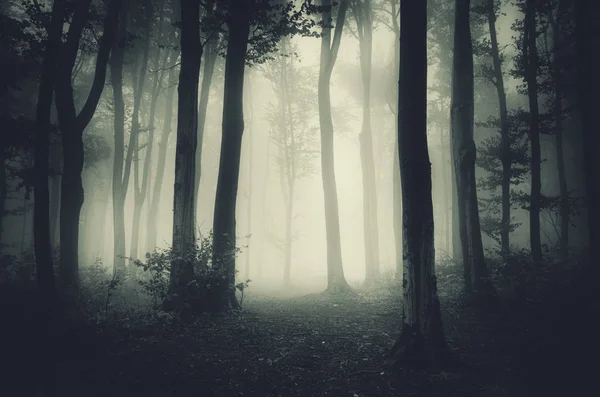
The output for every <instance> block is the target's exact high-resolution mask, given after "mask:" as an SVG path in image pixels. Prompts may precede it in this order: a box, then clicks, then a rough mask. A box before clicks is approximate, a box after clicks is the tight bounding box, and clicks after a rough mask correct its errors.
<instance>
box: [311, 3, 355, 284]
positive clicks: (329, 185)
mask: <svg viewBox="0 0 600 397" xmlns="http://www.w3.org/2000/svg"><path fill="white" fill-rule="evenodd" d="M348 3H349V2H348V0H341V1H340V3H339V9H338V16H337V21H336V24H335V32H334V34H333V38H332V37H331V23H332V17H331V8H332V4H331V0H322V1H321V5H322V6H323V8H324V11H323V29H322V32H321V59H320V68H319V85H318V101H319V126H320V130H321V173H322V177H323V198H324V202H325V229H326V235H327V290H328V291H332V292H335V291H345V290H349V289H350V286H349V285H348V283H347V281H346V278H345V277H344V266H343V263H342V248H341V241H340V219H339V209H338V199H337V187H336V180H335V159H334V142H333V120H332V116H331V97H330V92H329V89H330V87H329V86H330V84H331V73H332V71H333V66H334V65H335V61H336V59H337V54H338V50H339V47H340V42H341V36H342V29H343V26H344V21H345V18H346V11H347V9H348Z"/></svg>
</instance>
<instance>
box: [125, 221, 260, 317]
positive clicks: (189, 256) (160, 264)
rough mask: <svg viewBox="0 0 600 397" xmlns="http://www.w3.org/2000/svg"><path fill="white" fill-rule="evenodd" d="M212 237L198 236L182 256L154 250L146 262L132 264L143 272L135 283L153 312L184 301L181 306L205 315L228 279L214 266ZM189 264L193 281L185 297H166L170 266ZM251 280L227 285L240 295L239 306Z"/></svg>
mask: <svg viewBox="0 0 600 397" xmlns="http://www.w3.org/2000/svg"><path fill="white" fill-rule="evenodd" d="M212 247H213V234H212V232H211V233H209V235H208V236H203V235H200V237H199V238H198V239H197V240H196V244H195V245H194V246H193V247H192V248H191V249H190V250H188V251H187V252H186V253H185V254H184V255H183V256H181V255H178V256H177V257H175V256H174V255H175V253H174V251H173V249H172V248H168V249H163V250H156V251H154V252H152V253H148V254H146V260H145V262H142V261H140V260H137V261H134V265H135V266H137V267H138V268H139V269H141V270H142V277H141V278H140V279H138V283H139V285H140V286H141V287H142V291H143V292H144V293H145V294H147V295H148V296H149V297H151V299H152V301H153V306H154V308H158V307H159V306H161V305H163V303H165V299H167V298H169V299H179V298H183V306H186V307H187V308H188V309H189V308H194V309H195V310H201V311H206V310H209V308H208V306H209V305H210V303H211V302H213V301H214V298H215V293H217V291H219V288H220V287H221V286H222V283H223V281H224V280H226V279H227V274H226V269H225V268H224V266H215V264H214V263H213V248H212ZM239 252H241V250H240V248H238V247H236V248H234V252H233V255H237V254H238V253H239ZM176 260H177V261H184V262H186V263H191V264H192V267H193V273H194V274H193V278H192V281H191V282H190V283H189V284H188V285H187V286H186V288H185V291H184V292H183V294H184V295H185V296H184V297H179V296H171V297H169V296H168V290H169V279H170V271H171V264H172V263H173V262H174V261H176ZM250 281H251V280H246V281H244V282H241V283H238V284H235V285H230V286H228V287H229V288H232V289H234V291H239V292H240V294H241V302H243V299H244V290H245V289H247V288H248V285H249V283H250ZM167 306H168V305H167Z"/></svg>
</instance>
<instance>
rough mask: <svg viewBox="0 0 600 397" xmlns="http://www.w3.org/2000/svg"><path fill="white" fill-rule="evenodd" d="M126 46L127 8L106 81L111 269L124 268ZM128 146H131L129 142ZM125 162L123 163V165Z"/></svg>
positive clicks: (128, 162)
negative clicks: (109, 95) (110, 115)
mask: <svg viewBox="0 0 600 397" xmlns="http://www.w3.org/2000/svg"><path fill="white" fill-rule="evenodd" d="M126 45H127V9H126V8H123V9H122V10H121V12H120V13H119V18H118V26H117V33H116V34H115V40H114V43H113V47H112V50H111V57H110V61H109V65H110V82H111V85H112V90H113V102H114V160H113V161H114V162H113V175H112V201H113V231H114V232H113V247H114V258H113V260H114V269H115V270H119V271H121V270H124V269H125V195H126V194H127V186H128V185H129V173H130V171H131V156H130V155H129V154H128V156H127V160H126V163H125V164H124V156H125V101H124V99H123V64H124V62H125V47H126ZM129 146H131V147H132V148H133V146H132V145H131V142H130V145H129ZM124 165H125V166H124Z"/></svg>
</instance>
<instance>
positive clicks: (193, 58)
mask: <svg viewBox="0 0 600 397" xmlns="http://www.w3.org/2000/svg"><path fill="white" fill-rule="evenodd" d="M180 7H181V69H180V72H179V85H178V88H177V90H178V101H179V102H178V105H177V106H178V112H177V146H176V149H175V184H174V194H173V243H172V249H173V254H174V255H175V258H176V259H175V260H173V262H172V264H171V278H170V281H169V293H170V294H176V293H178V292H182V291H183V289H184V288H185V286H186V285H187V284H188V283H189V282H190V281H192V279H193V276H194V269H193V263H192V262H191V261H189V260H186V256H189V253H190V252H191V251H192V249H193V248H194V246H195V243H196V239H195V216H194V209H195V200H194V191H195V190H194V183H195V180H196V179H195V176H194V174H195V172H196V165H195V162H196V145H197V142H198V137H197V132H198V82H199V79H200V62H201V60H202V45H201V42H200V4H199V2H193V1H190V2H182V3H181V6H180Z"/></svg>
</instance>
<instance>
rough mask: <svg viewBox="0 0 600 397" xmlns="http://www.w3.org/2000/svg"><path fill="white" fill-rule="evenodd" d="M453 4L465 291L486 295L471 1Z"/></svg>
mask: <svg viewBox="0 0 600 397" xmlns="http://www.w3.org/2000/svg"><path fill="white" fill-rule="evenodd" d="M455 4H456V13H455V28H454V55H453V58H452V59H453V61H452V103H451V105H450V107H451V112H450V123H451V129H450V133H451V139H452V160H453V163H454V172H455V180H456V187H457V195H458V202H457V205H458V216H459V225H460V230H459V232H460V239H461V248H462V259H463V266H464V282H465V291H466V292H467V294H485V295H488V294H492V293H493V287H492V285H491V282H490V280H489V275H488V270H487V267H486V264H485V258H484V255H483V242H482V240H481V228H480V224H479V209H478V202H477V187H476V180H475V157H476V148H475V141H474V140H473V123H474V81H473V46H472V42H471V30H470V23H469V12H470V5H471V1H470V0H456V3H455Z"/></svg>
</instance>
